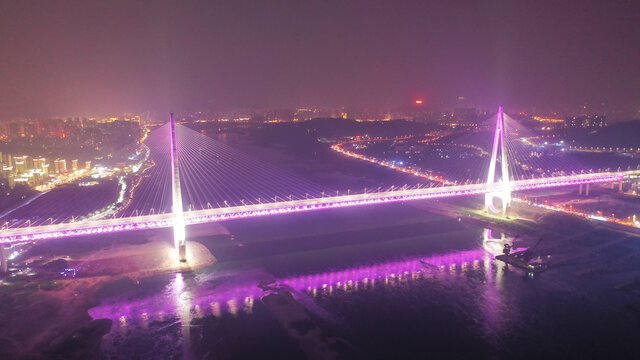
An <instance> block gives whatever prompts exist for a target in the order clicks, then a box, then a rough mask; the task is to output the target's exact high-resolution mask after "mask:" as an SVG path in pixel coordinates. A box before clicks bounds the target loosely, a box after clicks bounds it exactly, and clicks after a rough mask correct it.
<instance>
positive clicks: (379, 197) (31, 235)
mask: <svg viewBox="0 0 640 360" xmlns="http://www.w3.org/2000/svg"><path fill="white" fill-rule="evenodd" d="M626 174H627V173H625V172H619V173H599V174H581V175H573V176H564V177H555V178H545V179H531V180H520V181H512V182H510V183H509V189H505V188H504V187H503V185H501V183H495V184H491V185H488V184H471V185H457V186H445V187H434V188H423V189H411V190H396V191H388V192H377V193H367V194H353V195H344V196H332V197H324V198H316V199H305V200H293V201H283V202H277V203H265V204H256V205H245V206H236V207H227V208H216V209H206V210H197V211H186V212H184V213H183V219H184V223H185V225H192V224H202V223H208V222H215V221H223V220H234V219H243V218H250V217H258V216H267V215H279V214H289V213H295V212H302V211H313V210H322V209H335V208H342V207H350V206H361V205H374V204H385V203H394V202H402V201H411V200H426V199H440V198H448V197H456V196H467V195H480V194H488V193H497V192H502V191H505V190H508V191H514V192H516V191H526V190H536V189H545V188H553V187H561V186H569V185H579V184H591V183H607V182H618V181H622V180H623V178H624V177H625V175H626ZM173 224H174V217H173V214H158V215H147V216H138V217H129V218H120V219H104V220H96V221H87V222H74V223H65V224H55V225H47V226H38V227H23V228H16V229H5V230H3V231H2V233H1V235H0V243H16V242H24V241H40V240H48V239H56V238H64V237H72V236H82V235H95V234H107V233H114V232H121V231H132V230H144V229H157V228H166V227H171V226H173Z"/></svg>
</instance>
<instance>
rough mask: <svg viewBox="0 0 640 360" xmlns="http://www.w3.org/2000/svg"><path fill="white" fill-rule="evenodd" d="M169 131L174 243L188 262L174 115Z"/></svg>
mask: <svg viewBox="0 0 640 360" xmlns="http://www.w3.org/2000/svg"><path fill="white" fill-rule="evenodd" d="M169 131H170V132H171V192H172V196H173V207H172V212H173V241H174V243H175V246H176V250H178V259H179V260H180V261H181V262H185V261H187V254H186V252H187V251H186V250H187V249H186V237H187V236H186V231H185V223H184V214H183V210H182V193H181V192H180V171H179V164H178V140H177V138H176V121H175V119H174V118H173V113H171V115H170V117H169Z"/></svg>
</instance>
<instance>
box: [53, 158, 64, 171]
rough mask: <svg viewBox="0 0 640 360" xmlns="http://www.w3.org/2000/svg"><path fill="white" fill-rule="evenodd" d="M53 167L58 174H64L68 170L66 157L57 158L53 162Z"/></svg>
mask: <svg viewBox="0 0 640 360" xmlns="http://www.w3.org/2000/svg"><path fill="white" fill-rule="evenodd" d="M53 168H54V169H55V171H56V174H62V173H66V172H67V161H66V160H65V159H55V161H54V162H53Z"/></svg>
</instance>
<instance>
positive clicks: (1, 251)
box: [0, 244, 9, 274]
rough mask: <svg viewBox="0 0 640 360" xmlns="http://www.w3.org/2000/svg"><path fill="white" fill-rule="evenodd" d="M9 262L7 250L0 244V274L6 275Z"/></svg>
mask: <svg viewBox="0 0 640 360" xmlns="http://www.w3.org/2000/svg"><path fill="white" fill-rule="evenodd" d="M8 262H9V260H8V259H7V250H6V249H5V247H4V244H0V273H2V274H6V273H7V271H8V267H9V264H8Z"/></svg>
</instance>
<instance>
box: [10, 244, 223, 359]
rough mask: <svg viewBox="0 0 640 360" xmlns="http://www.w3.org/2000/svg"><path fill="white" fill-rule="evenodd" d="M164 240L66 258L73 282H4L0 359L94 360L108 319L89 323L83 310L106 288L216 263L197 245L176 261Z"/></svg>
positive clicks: (54, 277)
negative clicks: (75, 275)
mask: <svg viewBox="0 0 640 360" xmlns="http://www.w3.org/2000/svg"><path fill="white" fill-rule="evenodd" d="M164 235H166V234H165V232H155V233H153V234H152V235H151V236H150V237H149V238H148V241H147V242H144V243H142V244H127V243H114V244H112V245H111V246H109V247H107V248H103V249H100V250H97V251H92V252H89V253H86V254H84V255H83V256H81V257H75V258H73V259H68V260H67V264H68V266H69V267H73V268H74V269H76V272H77V277H76V278H69V279H67V278H61V276H60V275H59V274H58V273H52V274H48V275H47V276H46V277H42V276H39V278H38V279H37V280H34V281H28V280H26V281H25V280H20V281H15V282H7V281H3V283H2V286H0V304H1V305H0V318H2V319H3V321H2V322H1V323H0V345H1V346H0V358H2V359H14V358H33V359H39V358H92V357H94V355H96V354H97V353H98V352H97V349H98V347H99V344H100V339H101V337H102V335H104V334H106V333H107V332H108V331H109V330H110V327H111V320H107V319H101V320H93V319H92V318H91V317H90V316H89V314H88V312H87V310H88V309H90V308H91V307H93V306H95V305H96V304H97V303H98V302H97V296H96V294H97V293H98V292H99V291H100V290H101V289H102V288H103V287H104V286H105V285H106V284H109V283H113V282H114V281H118V280H121V279H131V280H132V281H136V280H139V279H142V278H146V277H151V276H156V275H161V274H166V273H174V272H190V271H195V270H198V269H201V268H204V267H207V266H211V265H213V264H215V263H216V261H217V260H216V258H215V257H214V256H213V255H211V253H210V252H209V250H207V248H206V247H204V246H203V245H201V244H199V243H195V242H190V243H189V246H188V247H187V259H188V261H187V262H186V263H181V262H179V261H178V260H177V256H176V255H175V250H174V249H173V247H172V245H171V244H170V243H169V242H168V241H166V238H165V236H164ZM162 238H165V240H163V239H162ZM34 324H37V325H36V326H34Z"/></svg>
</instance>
